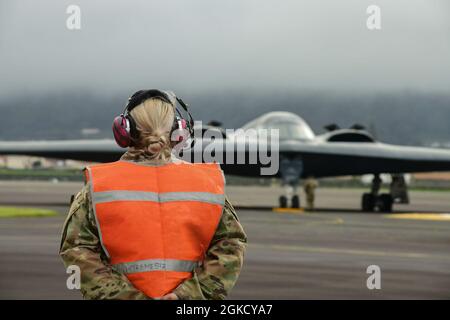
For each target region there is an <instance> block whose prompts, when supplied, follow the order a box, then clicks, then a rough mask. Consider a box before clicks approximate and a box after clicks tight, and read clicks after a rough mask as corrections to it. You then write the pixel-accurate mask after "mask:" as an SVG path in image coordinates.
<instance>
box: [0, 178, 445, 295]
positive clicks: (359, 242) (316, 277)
mask: <svg viewBox="0 0 450 320" xmlns="http://www.w3.org/2000/svg"><path fill="white" fill-rule="evenodd" d="M80 188H81V184H80V183H68V182H67V183H66V182H59V183H52V182H29V181H27V182H25V181H23V182H14V181H9V182H5V181H1V182H0V205H12V206H32V207H42V208H50V209H55V210H57V211H58V212H59V213H60V214H59V215H58V216H54V217H41V218H0V299H81V295H80V293H79V292H78V291H77V290H69V289H67V287H66V280H67V277H68V274H66V272H65V269H64V266H63V264H62V261H61V260H60V258H59V256H58V250H59V245H60V232H61V227H62V224H63V221H64V218H65V216H66V214H67V211H68V203H69V199H70V195H71V194H74V193H76V192H77V191H78V190H79V189H80ZM363 192H364V190H363V189H342V188H333V189H331V188H319V189H318V190H317V193H316V198H317V201H316V207H317V209H316V210H315V211H314V212H304V211H292V212H291V211H287V212H283V211H276V210H275V211H274V210H273V209H272V207H273V206H274V205H276V204H277V199H278V196H279V194H281V193H282V190H281V189H280V188H279V187H256V186H250V187H248V186H245V187H243V186H242V187H238V186H228V187H227V195H228V197H229V199H230V200H231V202H232V203H233V204H234V205H235V207H236V208H237V213H238V215H239V218H240V220H241V223H242V224H243V226H244V229H245V231H246V232H247V235H248V241H249V244H248V247H247V251H246V256H245V261H244V267H243V270H242V273H241V275H240V278H239V280H238V282H237V284H236V286H235V288H234V289H233V290H232V292H231V295H230V297H229V298H230V299H449V298H450V250H449V249H450V215H449V214H448V213H449V212H450V195H449V194H448V192H444V191H435V192H431V191H422V192H419V191H413V192H410V198H411V204H409V205H395V206H394V210H395V211H396V212H395V213H394V214H393V215H384V214H380V213H362V212H360V211H359V204H360V198H361V194H362V193H363ZM302 197H303V194H302ZM302 199H304V197H303V198H302ZM371 265H376V266H378V267H379V268H380V270H381V288H380V289H368V287H367V279H368V277H369V276H370V274H368V273H367V268H368V267H369V266H371Z"/></svg>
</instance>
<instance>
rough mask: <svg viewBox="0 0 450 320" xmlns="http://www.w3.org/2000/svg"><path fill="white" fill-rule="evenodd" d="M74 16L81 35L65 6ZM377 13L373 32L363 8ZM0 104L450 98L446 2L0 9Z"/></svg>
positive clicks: (236, 1)
mask: <svg viewBox="0 0 450 320" xmlns="http://www.w3.org/2000/svg"><path fill="white" fill-rule="evenodd" d="M70 4H76V5H79V6H80V8H81V30H78V31H70V30H68V29H67V28H66V19H67V17H68V15H67V14H66V8H67V6H68V5H70ZM370 4H376V5H379V6H380V8H381V27H382V29H381V30H379V31H370V30H368V29H367V28H366V19H367V16H368V15H367V13H366V8H367V7H368V6H369V5H370ZM0 57H1V59H0V95H1V96H13V95H14V94H16V93H17V92H23V91H25V92H40V93H46V92H53V91H61V90H62V91H64V90H69V89H70V90H78V89H91V90H94V89H95V90H97V91H99V92H102V93H105V94H112V93H115V92H118V91H120V92H123V91H125V92H130V91H132V90H134V89H136V88H142V87H160V88H172V89H174V90H181V91H186V90H192V91H197V92H202V91H205V90H222V89H223V90H228V89H247V88H251V89H262V90H266V89H267V88H276V89H282V88H286V89H289V90H296V89H313V90H333V91H343V92H347V91H350V92H367V91H369V92H373V91H380V90H381V91H396V90H405V89H407V90H420V91H422V92H443V93H450V86H449V84H450V2H449V1H448V0H442V1H440V0H422V1H418V0H383V1H382V0H371V1H366V0H340V1H336V0H329V1H324V0H309V1H299V0H292V1H291V0H289V1H287V0H272V1H265V0H226V1H224V0H189V1H186V0H161V1H149V0H142V1H135V0H127V1H125V0H123V1H115V2H114V3H113V2H112V1H99V0H95V1H93V0H71V1H65V0H63V1H62V0H54V1H43V0H40V1H32V0H30V1H22V0H1V1H0Z"/></svg>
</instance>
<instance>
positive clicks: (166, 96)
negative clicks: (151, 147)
mask: <svg viewBox="0 0 450 320" xmlns="http://www.w3.org/2000/svg"><path fill="white" fill-rule="evenodd" d="M152 98H156V99H161V100H162V101H164V102H167V103H170V104H171V105H172V106H173V108H174V111H175V113H176V118H181V119H184V121H185V122H186V125H187V129H188V131H189V135H190V136H191V137H193V136H194V119H193V118H192V115H191V112H190V111H189V105H188V104H186V103H185V102H184V101H183V100H182V99H181V98H178V97H177V96H176V95H175V93H174V92H173V91H165V90H158V89H148V90H139V91H136V92H135V93H133V94H132V95H131V97H130V98H128V102H127V104H126V105H125V109H124V111H123V113H122V115H123V116H124V117H127V118H130V119H132V117H131V115H130V112H131V110H133V109H134V108H135V107H137V106H138V105H140V104H141V103H142V102H144V101H145V100H147V99H152ZM177 102H178V103H179V104H180V106H181V107H182V108H183V110H184V111H185V112H186V113H187V115H188V116H189V119H188V120H187V121H186V119H185V117H183V115H182V114H181V112H180V110H179V109H178V108H177ZM132 121H133V120H132Z"/></svg>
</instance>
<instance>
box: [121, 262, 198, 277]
mask: <svg viewBox="0 0 450 320" xmlns="http://www.w3.org/2000/svg"><path fill="white" fill-rule="evenodd" d="M197 265H198V262H197V261H188V260H163V259H150V260H139V261H135V262H126V263H118V264H115V265H113V267H114V269H116V270H117V271H119V272H122V273H124V274H129V273H136V272H150V271H178V272H192V271H194V269H195V268H196V267H197Z"/></svg>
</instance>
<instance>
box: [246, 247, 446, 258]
mask: <svg viewBox="0 0 450 320" xmlns="http://www.w3.org/2000/svg"><path fill="white" fill-rule="evenodd" d="M248 246H249V247H255V248H265V249H267V248H271V249H276V250H286V251H303V252H311V253H336V254H350V255H364V256H377V257H400V258H414V259H424V258H431V256H430V255H428V254H423V253H408V252H386V251H373V250H354V249H332V248H325V247H304V246H291V245H270V244H252V243H250V244H248ZM445 258H446V259H447V257H445Z"/></svg>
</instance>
